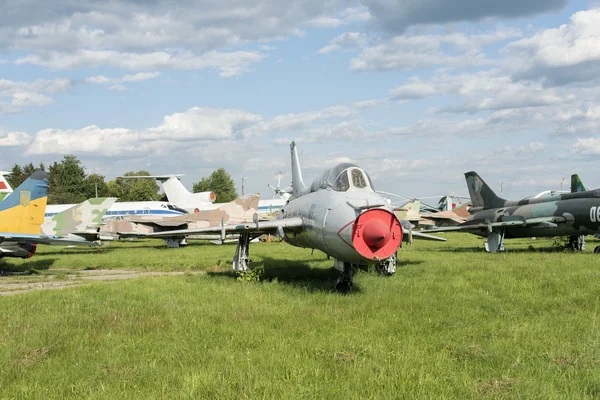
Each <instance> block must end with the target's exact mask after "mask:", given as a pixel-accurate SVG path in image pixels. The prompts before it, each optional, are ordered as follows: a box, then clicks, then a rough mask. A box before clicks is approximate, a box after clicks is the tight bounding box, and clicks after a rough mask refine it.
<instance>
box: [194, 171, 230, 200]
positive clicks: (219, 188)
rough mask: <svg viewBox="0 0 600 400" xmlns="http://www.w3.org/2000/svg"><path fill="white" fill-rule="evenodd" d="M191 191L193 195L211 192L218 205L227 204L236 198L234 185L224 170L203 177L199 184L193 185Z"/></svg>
mask: <svg viewBox="0 0 600 400" xmlns="http://www.w3.org/2000/svg"><path fill="white" fill-rule="evenodd" d="M192 190H193V191H194V193H199V192H208V191H213V192H215V194H216V195H217V200H216V202H218V203H227V202H229V201H232V200H235V199H236V198H237V197H238V194H237V190H235V183H234V182H233V179H232V178H231V175H229V174H228V173H227V171H225V168H219V169H218V170H216V171H213V173H212V174H210V176H209V177H208V178H207V177H203V178H202V179H201V180H200V182H197V183H194V186H193V188H192Z"/></svg>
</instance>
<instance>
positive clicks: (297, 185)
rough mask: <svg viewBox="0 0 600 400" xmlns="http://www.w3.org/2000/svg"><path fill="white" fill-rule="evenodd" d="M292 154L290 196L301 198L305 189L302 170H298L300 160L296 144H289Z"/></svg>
mask: <svg viewBox="0 0 600 400" xmlns="http://www.w3.org/2000/svg"><path fill="white" fill-rule="evenodd" d="M290 150H291V153H292V196H293V197H300V196H302V195H303V194H304V193H305V192H306V190H307V188H306V185H305V184H304V180H303V179H302V170H301V169H300V160H299V159H298V151H297V150H296V142H292V143H291V144H290Z"/></svg>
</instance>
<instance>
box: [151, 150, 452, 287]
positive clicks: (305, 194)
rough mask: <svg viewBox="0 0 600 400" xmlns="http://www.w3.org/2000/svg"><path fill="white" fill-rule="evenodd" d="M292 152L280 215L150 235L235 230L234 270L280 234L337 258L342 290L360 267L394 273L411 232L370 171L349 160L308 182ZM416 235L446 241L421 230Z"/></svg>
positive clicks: (240, 268) (245, 266)
mask: <svg viewBox="0 0 600 400" xmlns="http://www.w3.org/2000/svg"><path fill="white" fill-rule="evenodd" d="M290 151H291V158H292V187H293V192H292V196H291V197H290V199H289V201H288V202H287V204H286V205H285V206H284V207H283V209H282V210H281V211H280V212H279V214H278V215H277V218H276V219H274V220H270V221H259V220H258V216H257V215H255V217H254V221H253V222H252V223H246V224H224V223H222V224H221V225H220V226H215V227H209V228H200V229H183V230H178V231H170V232H165V233H152V234H149V235H148V237H168V236H174V235H190V234H209V233H217V234H220V235H221V238H222V239H224V238H225V236H226V235H227V234H229V233H234V234H239V240H238V244H237V248H236V252H235V255H234V257H233V268H234V270H235V271H238V272H244V271H247V270H248V267H249V244H250V241H251V240H252V239H254V238H256V237H258V236H260V235H261V234H265V233H269V234H277V235H278V236H279V237H282V238H283V239H284V240H285V241H286V242H288V243H290V244H291V245H293V246H298V247H305V248H311V249H318V250H321V251H323V252H324V253H326V254H327V255H329V256H331V257H333V259H334V266H335V268H336V269H338V270H339V271H340V276H339V278H338V280H337V282H336V288H337V289H338V290H342V291H345V290H348V289H350V288H351V287H352V277H353V274H354V272H355V270H356V267H358V266H364V265H369V264H375V265H376V266H377V269H378V270H379V271H380V273H382V274H385V275H391V274H393V273H394V272H395V271H396V251H397V250H398V248H399V247H400V245H401V243H402V238H403V233H404V231H405V230H404V229H403V227H402V225H401V223H400V221H399V220H398V219H397V218H396V216H395V215H394V213H393V208H392V207H391V205H390V202H389V201H387V200H386V199H384V198H383V197H382V196H381V195H379V194H378V193H376V192H375V191H374V190H373V185H372V183H371V179H370V178H369V176H368V175H367V173H366V172H365V171H364V170H363V169H362V168H360V167H359V166H357V165H355V164H351V163H343V164H339V165H337V166H336V167H334V168H331V169H328V170H326V171H325V172H323V174H322V175H321V177H320V178H318V179H317V180H315V181H314V182H313V184H312V185H310V186H307V185H305V183H304V181H303V179H302V171H301V168H300V161H299V159H298V153H297V149H296V144H295V143H294V142H292V143H291V145H290ZM410 233H411V232H410V231H409V232H408V234H410ZM412 235H413V236H415V237H423V238H429V239H434V240H445V239H441V238H436V237H434V236H431V235H426V234H423V233H420V232H412ZM407 236H409V235H407Z"/></svg>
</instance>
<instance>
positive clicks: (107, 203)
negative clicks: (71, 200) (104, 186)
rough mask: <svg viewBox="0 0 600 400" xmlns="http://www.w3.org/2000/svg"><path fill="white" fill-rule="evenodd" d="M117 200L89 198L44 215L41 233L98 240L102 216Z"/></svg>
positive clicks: (113, 198)
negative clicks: (58, 211) (62, 209)
mask: <svg viewBox="0 0 600 400" xmlns="http://www.w3.org/2000/svg"><path fill="white" fill-rule="evenodd" d="M116 201H117V198H116V197H100V198H95V199H89V200H86V201H84V202H83V203H80V204H77V205H74V206H73V207H70V208H68V209H66V210H64V211H62V212H60V213H57V214H53V215H51V216H46V217H45V218H44V223H43V224H42V234H44V235H53V236H59V237H69V238H74V239H81V238H83V239H86V240H92V241H93V240H98V229H99V228H100V227H101V226H102V224H103V221H102V217H103V216H104V214H106V211H107V210H108V209H109V208H110V207H111V206H112V205H113V204H114V203H115V202H116Z"/></svg>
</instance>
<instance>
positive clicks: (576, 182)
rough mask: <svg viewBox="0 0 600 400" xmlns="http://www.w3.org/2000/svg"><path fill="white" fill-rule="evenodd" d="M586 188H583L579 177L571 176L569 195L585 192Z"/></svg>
mask: <svg viewBox="0 0 600 400" xmlns="http://www.w3.org/2000/svg"><path fill="white" fill-rule="evenodd" d="M587 191H588V188H586V187H585V185H584V184H583V182H581V178H579V175H577V174H573V175H571V193H576V192H587Z"/></svg>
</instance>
